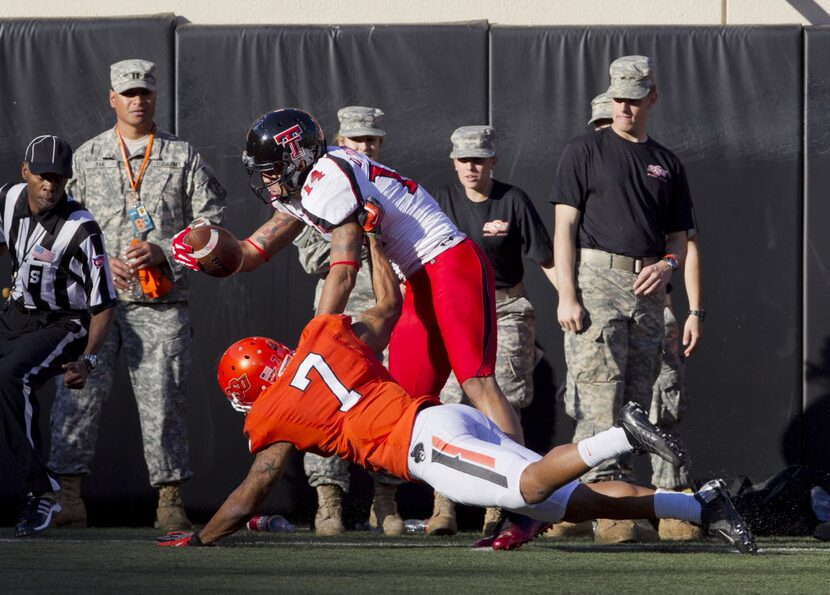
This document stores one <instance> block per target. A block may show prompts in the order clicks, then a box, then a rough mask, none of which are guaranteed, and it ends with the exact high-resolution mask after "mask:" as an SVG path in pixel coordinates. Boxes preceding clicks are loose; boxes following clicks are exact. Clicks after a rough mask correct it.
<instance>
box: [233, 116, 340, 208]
mask: <svg viewBox="0 0 830 595" xmlns="http://www.w3.org/2000/svg"><path fill="white" fill-rule="evenodd" d="M325 153H326V136H325V134H323V129H322V127H321V126H320V124H318V123H317V120H315V119H314V116H312V115H311V114H309V113H308V112H304V111H303V110H300V109H296V108H291V107H288V108H284V109H278V110H274V111H272V112H268V113H267V114H265V115H264V116H261V117H260V118H259V119H258V120H257V121H256V122H254V123H253V124H251V128H250V129H249V130H248V138H247V140H246V144H245V151H244V152H243V153H242V162H243V163H244V164H245V169H247V170H248V185H249V186H250V187H251V190H252V191H253V192H254V194H256V195H257V197H258V198H259V199H260V200H261V201H262V202H264V203H265V204H271V202H272V200H273V199H272V198H271V196H270V193H267V194H266V191H267V190H268V188H270V187H271V186H273V185H274V184H282V185H283V186H284V187H285V189H286V190H287V191H288V193H289V194H293V193H294V192H297V191H298V190H299V189H300V188H301V187H302V185H303V182H305V178H306V176H307V175H308V172H309V170H310V169H311V168H312V166H314V164H315V163H317V160H318V159H320V157H322V156H323V155H325ZM263 173H265V174H270V176H273V178H274V181H273V182H270V183H266V182H264V181H263V180H262V174H263Z"/></svg>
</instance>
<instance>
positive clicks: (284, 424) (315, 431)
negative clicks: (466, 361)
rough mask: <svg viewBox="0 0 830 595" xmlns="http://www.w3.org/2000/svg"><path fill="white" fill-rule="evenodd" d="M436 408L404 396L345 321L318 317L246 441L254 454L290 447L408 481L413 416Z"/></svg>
mask: <svg viewBox="0 0 830 595" xmlns="http://www.w3.org/2000/svg"><path fill="white" fill-rule="evenodd" d="M438 404H439V401H438V399H436V398H434V397H428V396H427V397H412V396H410V395H409V394H408V393H407V392H406V391H404V390H403V389H402V388H401V387H400V386H399V385H398V384H397V383H396V382H395V381H394V380H393V379H392V376H390V374H389V372H388V371H387V370H386V368H384V367H383V365H382V364H381V363H380V362H379V361H378V359H377V357H376V356H375V354H374V353H372V351H371V349H369V347H368V346H367V345H366V344H365V343H364V342H363V341H361V340H360V339H358V338H357V337H356V336H355V334H354V332H353V331H352V326H351V318H350V317H348V316H343V315H327V316H318V317H316V318H314V319H313V320H312V321H311V322H309V323H308V325H307V326H306V327H305V329H303V334H302V336H301V337H300V344H299V346H298V347H297V350H296V351H295V353H294V355H293V357H292V358H291V360H290V361H289V362H288V364H287V365H286V366H285V369H284V370H283V372H282V374H281V375H280V377H279V378H278V379H277V381H276V382H275V383H274V384H273V385H271V386H270V387H269V388H268V389H267V390H266V391H265V392H263V393H262V395H260V397H259V398H258V399H257V400H256V401H255V402H254V404H253V406H252V407H251V410H250V411H249V412H248V416H247V418H246V420H245V434H246V435H247V436H248V442H249V446H250V449H251V452H254V453H255V452H258V451H260V450H262V449H263V448H266V447H267V446H270V445H271V444H274V443H275V442H290V443H292V444H294V446H296V447H297V448H298V449H300V450H304V451H310V452H316V453H318V454H322V455H325V456H330V455H337V456H339V457H342V458H344V459H347V460H349V461H354V462H355V463H357V464H358V465H361V466H363V467H366V468H367V469H370V470H373V471H381V470H382V471H387V472H389V473H392V474H393V475H396V476H398V477H402V478H404V479H410V477H409V473H408V471H407V465H406V457H407V450H408V449H409V441H410V438H411V436H412V425H413V424H414V422H415V416H416V415H417V413H418V411H419V410H420V409H422V408H423V407H425V406H431V405H438Z"/></svg>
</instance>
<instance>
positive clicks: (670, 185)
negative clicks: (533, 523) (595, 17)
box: [552, 56, 694, 538]
mask: <svg viewBox="0 0 830 595" xmlns="http://www.w3.org/2000/svg"><path fill="white" fill-rule="evenodd" d="M610 74H611V86H610V87H609V89H608V91H607V94H608V96H610V97H611V98H612V100H613V101H612V118H613V121H612V124H611V126H610V127H608V128H605V129H603V130H600V131H598V132H592V133H589V134H587V135H584V136H581V137H578V138H576V139H574V140H572V141H571V142H569V143H568V144H567V145H566V146H565V149H564V151H563V154H562V157H561V159H560V162H559V168H558V171H557V175H556V183H555V187H554V197H553V200H552V202H553V203H554V204H555V205H556V207H555V208H556V227H555V233H554V248H555V254H556V271H557V283H558V286H559V307H558V310H557V316H558V319H559V323H560V325H561V327H562V329H563V331H565V359H566V362H567V364H568V370H569V372H570V374H571V376H572V377H573V380H574V382H575V383H576V386H577V394H578V396H579V403H578V408H579V413H580V414H579V415H578V416H577V418H578V419H577V425H576V430H575V434H574V440H580V439H581V438H583V437H585V436H590V435H592V434H593V433H594V432H596V431H597V429H599V428H601V427H604V424H607V422H606V421H605V420H609V419H613V416H614V414H615V413H616V411H617V410H618V409H619V408H620V407H621V406H622V404H623V403H624V402H626V401H628V400H633V401H636V402H638V403H640V404H642V405H643V406H644V407H648V406H649V404H650V403H651V396H652V386H653V384H654V381H655V379H656V378H657V374H658V372H659V369H660V354H661V347H662V339H663V336H664V323H663V302H664V299H665V289H666V285H667V283H668V282H669V280H670V279H671V275H672V271H673V270H674V269H676V268H677V267H678V266H679V265H680V264H681V263H682V262H683V259H684V257H685V254H686V242H687V237H688V230H689V229H691V228H693V227H694V222H693V218H692V208H691V198H690V196H689V188H688V183H687V180H686V173H685V170H684V168H683V165H682V164H681V163H680V160H679V159H678V158H677V157H676V156H675V155H674V154H673V153H672V152H671V151H669V150H668V149H666V148H665V147H663V146H662V145H660V144H659V143H657V142H655V141H654V140H653V139H651V138H649V136H648V133H647V124H648V116H649V113H650V112H651V110H652V109H653V107H654V105H655V104H656V102H657V87H656V84H655V80H654V63H653V61H652V60H651V59H650V58H647V57H645V56H625V57H623V58H619V59H618V60H615V61H614V62H613V63H612V64H611V67H610ZM612 478H615V479H619V478H627V479H629V480H631V479H633V477H631V475H630V471H629V469H627V468H625V467H623V468H620V467H616V466H615V467H605V468H603V469H599V470H598V471H597V473H596V474H595V475H594V476H593V477H592V478H589V480H591V479H593V480H602V479H612ZM631 537H632V538H634V537H635V536H634V534H633V528H632V536H631Z"/></svg>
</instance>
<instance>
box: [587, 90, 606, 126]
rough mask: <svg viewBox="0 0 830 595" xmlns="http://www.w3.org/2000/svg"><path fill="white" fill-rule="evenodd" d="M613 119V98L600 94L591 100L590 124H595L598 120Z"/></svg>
mask: <svg viewBox="0 0 830 595" xmlns="http://www.w3.org/2000/svg"><path fill="white" fill-rule="evenodd" d="M610 119H611V98H610V97H608V94H607V93H600V94H599V95H597V96H596V97H594V98H593V99H592V100H591V119H590V120H588V124H593V123H594V122H596V121H597V120H610Z"/></svg>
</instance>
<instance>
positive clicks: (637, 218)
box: [551, 127, 695, 257]
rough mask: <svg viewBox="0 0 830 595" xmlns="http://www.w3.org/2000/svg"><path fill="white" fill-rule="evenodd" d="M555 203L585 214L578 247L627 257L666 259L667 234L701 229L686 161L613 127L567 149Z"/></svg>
mask: <svg viewBox="0 0 830 595" xmlns="http://www.w3.org/2000/svg"><path fill="white" fill-rule="evenodd" d="M551 202H552V203H554V204H557V203H559V204H566V205H570V206H572V207H575V208H576V209H578V210H579V211H580V212H581V214H582V216H581V219H580V222H579V234H578V237H577V246H578V247H580V248H596V249H599V250H605V251H606V252H612V253H614V254H622V255H624V256H633V257H655V256H656V257H661V256H663V255H664V254H665V252H666V234H669V233H672V232H675V231H682V230H687V229H692V228H693V227H695V224H694V219H693V216H692V200H691V197H690V195H689V183H688V181H687V180H686V171H685V169H684V168H683V164H682V163H680V160H679V159H678V158H677V157H676V156H675V155H674V153H672V152H671V151H669V150H668V149H667V148H665V147H664V146H662V145H661V144H659V143H658V142H656V141H654V140H652V139H651V138H649V139H648V140H647V141H646V142H644V143H634V142H631V141H627V140H625V139H624V138H622V137H620V136H619V135H618V134H616V133H615V132H614V131H613V130H612V129H611V128H610V127H608V128H604V129H602V130H600V131H599V132H591V133H589V134H586V135H584V136H579V137H577V138H575V139H573V140H571V141H570V142H569V143H568V144H567V145H566V146H565V149H564V151H563V153H562V157H561V158H560V160H559V167H558V169H557V172H556V182H555V184H554V188H553V198H552V200H551Z"/></svg>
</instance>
